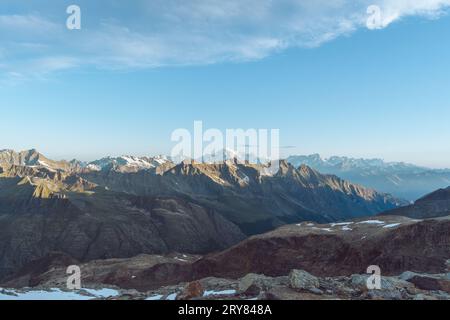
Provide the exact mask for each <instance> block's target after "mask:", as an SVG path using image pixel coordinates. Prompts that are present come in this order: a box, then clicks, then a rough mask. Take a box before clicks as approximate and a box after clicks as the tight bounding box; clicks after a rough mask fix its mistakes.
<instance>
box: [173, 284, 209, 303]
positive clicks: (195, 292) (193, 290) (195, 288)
mask: <svg viewBox="0 0 450 320" xmlns="http://www.w3.org/2000/svg"><path fill="white" fill-rule="evenodd" d="M204 292H205V289H204V288H203V286H202V284H201V283H200V282H199V281H193V282H189V283H188V284H187V285H186V286H185V287H184V289H183V292H182V293H181V294H180V295H179V296H178V297H177V299H178V300H190V299H195V298H201V297H203V293H204Z"/></svg>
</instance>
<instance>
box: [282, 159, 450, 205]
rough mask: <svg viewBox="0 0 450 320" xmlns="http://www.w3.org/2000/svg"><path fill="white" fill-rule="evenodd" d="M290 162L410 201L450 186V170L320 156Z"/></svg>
mask: <svg viewBox="0 0 450 320" xmlns="http://www.w3.org/2000/svg"><path fill="white" fill-rule="evenodd" d="M287 160H288V162H290V163H291V164H292V165H294V166H300V165H302V164H305V165H307V166H310V167H312V168H313V169H315V170H317V171H319V172H321V173H327V174H334V175H337V176H339V177H340V178H343V179H345V180H349V181H351V182H353V183H358V184H361V185H363V186H366V187H370V188H373V189H375V190H377V191H382V192H387V193H390V194H392V195H394V196H396V197H400V198H403V199H406V200H409V201H414V200H417V199H419V198H420V197H422V196H424V195H426V194H428V193H430V192H433V191H435V190H436V189H440V188H446V187H448V186H450V169H430V168H426V167H420V166H416V165H413V164H409V163H404V162H385V161H383V160H382V159H355V158H348V157H337V156H334V157H330V158H327V159H323V158H322V157H321V156H320V155H319V154H313V155H308V156H291V157H289V158H288V159H287Z"/></svg>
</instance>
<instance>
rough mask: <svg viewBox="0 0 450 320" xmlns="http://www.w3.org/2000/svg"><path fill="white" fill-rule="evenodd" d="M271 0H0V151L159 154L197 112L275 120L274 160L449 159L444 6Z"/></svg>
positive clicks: (447, 163)
mask: <svg viewBox="0 0 450 320" xmlns="http://www.w3.org/2000/svg"><path fill="white" fill-rule="evenodd" d="M72 3H77V4H79V5H80V7H81V10H82V30H77V31H69V30H67V29H66V28H65V20H66V18H67V14H66V13H65V8H66V7H67V6H68V5H69V4H72ZM276 3H277V4H276V5H274V4H273V3H271V2H270V1H268V0H267V1H266V0H261V1H256V0H244V1H237V0H236V1H234V0H230V1H227V2H224V1H215V0H210V1H206V0H192V1H184V2H182V1H177V0H172V1H159V0H155V1H144V0H136V1H133V2H126V4H125V2H123V1H100V0H99V1H85V0H82V1H81V0H80V1H74V0H72V1H50V0H43V1H39V5H37V4H36V2H33V3H32V4H30V1H24V0H14V1H12V0H11V1H10V0H4V1H2V4H1V5H0V111H1V114H2V122H1V123H2V126H0V149H2V148H12V149H17V150H22V149H28V148H37V149H38V150H40V151H41V152H43V153H44V154H46V155H48V156H49V157H53V158H66V159H69V158H75V157H76V158H79V159H82V160H91V159H95V158H99V157H102V156H105V155H121V154H135V155H152V154H162V153H170V149H171V147H172V146H173V143H172V142H171V141H170V135H171V132H172V131H173V130H175V129H177V128H187V129H192V127H193V121H194V120H202V121H203V122H204V126H205V127H207V128H219V129H222V130H224V129H226V128H268V129H270V128H279V129H280V135H281V144H282V145H283V146H294V148H285V149H283V152H284V153H285V155H287V154H309V153H316V152H317V153H321V154H322V155H324V156H330V155H347V156H354V157H379V158H384V159H386V160H389V161H407V162H413V163H417V164H421V165H427V166H432V167H450V144H449V143H448V141H450V126H449V125H448V123H449V119H450V105H449V104H450V90H448V88H449V87H450V63H449V62H448V57H449V56H450V31H449V30H450V16H448V15H447V14H446V8H447V7H448V6H449V5H450V2H449V1H438V0H428V1H420V0H411V1H406V0H404V1H401V0H400V1H399V0H396V1H393V0H392V1H389V0H384V1H356V2H355V1H351V2H350V1H345V0H335V1H321V0H316V1H307V0H305V1H298V0H297V1H296V0H280V1H278V2H276ZM300 3H301V4H300ZM373 3H374V4H377V5H380V7H381V9H382V10H381V12H382V19H383V20H382V25H381V26H380V29H379V30H368V29H367V28H366V27H365V20H366V19H367V13H366V11H365V10H366V8H367V6H368V5H369V4H373Z"/></svg>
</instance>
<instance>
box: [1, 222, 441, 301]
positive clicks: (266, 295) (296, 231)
mask: <svg viewBox="0 0 450 320" xmlns="http://www.w3.org/2000/svg"><path fill="white" fill-rule="evenodd" d="M78 263H79V262H78V261H76V260H74V259H72V258H70V257H68V256H65V255H63V254H58V253H54V254H51V255H48V256H47V257H45V258H42V259H40V260H37V261H34V262H33V263H31V264H29V265H28V266H26V267H24V268H23V269H22V270H21V271H20V272H18V273H17V274H16V275H14V276H13V277H11V278H9V279H7V280H6V281H4V282H3V283H2V284H1V285H0V287H4V288H12V287H16V288H24V287H33V288H35V289H34V290H36V289H42V288H46V289H47V290H48V288H64V287H65V285H66V279H67V275H66V268H67V266H68V265H72V264H78ZM370 265H378V266H379V267H380V269H381V274H382V275H383V280H382V288H381V290H368V289H367V285H366V280H367V278H368V277H369V275H368V274H366V272H367V268H368V267H369V266H370ZM80 267H81V270H82V283H83V285H84V286H85V287H88V288H116V289H117V291H118V294H117V295H116V296H115V297H114V299H147V298H151V299H175V298H177V299H294V300H295V299H449V293H450V269H449V268H450V217H444V218H437V219H428V220H413V219H408V218H405V217H395V216H389V217H388V216H386V217H383V219H382V220H381V218H380V219H376V218H372V219H368V220H363V219H358V220H353V221H348V222H342V223H333V224H315V223H310V222H304V223H301V224H295V225H289V226H284V227H281V228H279V229H277V230H275V231H273V232H270V233H266V234H263V235H259V236H254V237H251V238H249V239H248V240H245V241H243V242H241V243H239V244H238V245H236V246H234V247H232V248H230V249H227V250H225V251H222V252H219V253H213V254H209V255H206V256H198V255H186V254H171V255H166V256H158V255H140V256H137V257H134V258H132V259H108V260H95V261H90V262H88V263H84V264H80ZM293 270H297V271H293ZM301 270H303V271H301Z"/></svg>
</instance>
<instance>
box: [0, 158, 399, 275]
mask: <svg viewBox="0 0 450 320" xmlns="http://www.w3.org/2000/svg"><path fill="white" fill-rule="evenodd" d="M405 204H406V203H404V202H402V201H401V200H398V199H396V198H394V197H392V196H390V195H388V194H382V193H378V192H376V191H374V190H372V189H367V188H364V187H362V186H359V185H355V184H352V183H349V182H347V181H344V180H342V179H340V178H338V177H336V176H333V175H323V174H321V173H319V172H317V171H315V170H313V169H311V168H309V167H307V166H300V167H294V166H292V165H291V164H289V163H287V162H286V161H281V163H280V168H279V171H278V172H277V173H275V174H268V170H267V167H266V166H265V165H262V164H257V165H256V164H249V163H242V162H239V161H236V160H227V161H224V162H222V163H216V164H204V163H197V162H195V161H185V162H182V163H178V164H175V163H173V162H171V161H170V160H169V159H167V158H164V157H156V158H138V157H119V158H104V159H102V160H99V161H95V162H92V163H82V162H79V161H76V160H73V161H70V162H68V161H53V160H51V159H48V158H47V157H45V156H43V155H42V154H40V153H39V152H37V151H36V150H29V151H24V152H14V151H11V150H6V151H1V152H0V244H1V248H0V249H1V250H0V255H1V257H0V277H2V276H6V275H9V274H11V273H13V272H14V271H16V270H17V269H19V268H21V267H22V266H24V265H26V264H27V263H29V262H31V261H34V260H37V259H39V258H42V257H44V256H46V255H47V254H49V253H50V252H54V251H56V252H62V253H64V254H67V255H69V256H70V257H72V258H74V259H77V260H79V261H82V262H85V261H91V260H94V259H107V258H129V257H133V256H136V255H138V254H168V253H170V252H183V253H188V254H205V253H209V252H213V251H217V250H223V249H226V248H229V247H230V246H232V245H234V244H237V243H239V242H240V241H242V240H244V239H245V238H246V237H248V236H250V235H253V234H258V233H262V232H266V231H270V230H273V229H275V228H277V227H279V226H282V225H285V224H289V223H297V222H301V221H306V220H308V221H314V222H318V223H326V222H334V221H340V220H344V219H350V218H357V217H362V216H367V215H375V214H377V213H380V212H383V211H386V210H389V209H394V208H397V207H399V206H401V205H405Z"/></svg>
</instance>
